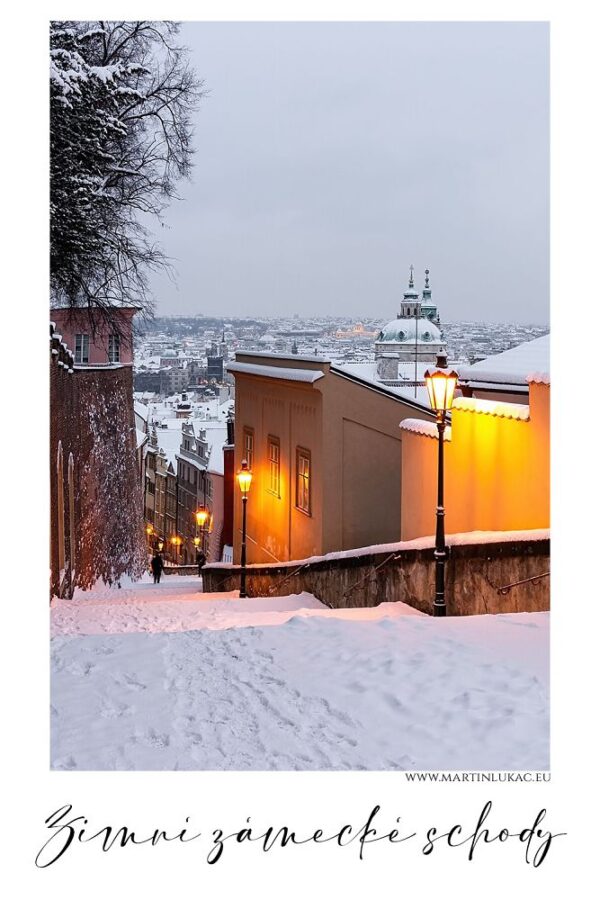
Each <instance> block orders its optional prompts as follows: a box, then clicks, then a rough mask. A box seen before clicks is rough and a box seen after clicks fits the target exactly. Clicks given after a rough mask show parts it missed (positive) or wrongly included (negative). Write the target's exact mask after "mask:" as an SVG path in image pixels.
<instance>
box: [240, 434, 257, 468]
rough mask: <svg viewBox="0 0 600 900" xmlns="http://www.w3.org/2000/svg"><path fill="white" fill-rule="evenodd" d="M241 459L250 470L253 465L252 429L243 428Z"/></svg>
mask: <svg viewBox="0 0 600 900" xmlns="http://www.w3.org/2000/svg"><path fill="white" fill-rule="evenodd" d="M242 459H245V460H246V462H247V463H248V468H249V469H250V470H252V468H253V465H254V429H253V428H244V452H243V453H242Z"/></svg>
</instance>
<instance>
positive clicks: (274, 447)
mask: <svg viewBox="0 0 600 900" xmlns="http://www.w3.org/2000/svg"><path fill="white" fill-rule="evenodd" d="M267 456H268V460H269V490H270V491H271V492H272V493H273V494H277V496H278V497H279V478H280V457H281V448H280V446H279V438H276V437H272V436H270V435H269V439H268V453H267Z"/></svg>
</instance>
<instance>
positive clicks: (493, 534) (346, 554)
mask: <svg viewBox="0 0 600 900" xmlns="http://www.w3.org/2000/svg"><path fill="white" fill-rule="evenodd" d="M549 537H550V529H549V528H527V529H523V530H522V531H464V532H457V533H456V534H447V535H446V544H447V545H448V546H449V547H458V546H465V545H467V544H498V543H507V542H510V541H547V540H548V539H549ZM434 547H435V535H433V534H430V535H427V536H426V537H420V538H413V540H412V541H397V542H395V543H393V544H371V545H370V546H369V547H357V548H355V549H354V550H336V551H333V552H332V553H325V554H324V555H323V556H309V557H307V558H306V559H292V560H290V561H289V562H274V563H250V564H249V565H248V567H247V568H249V569H254V568H255V569H271V568H280V567H281V566H289V567H290V568H292V567H297V568H299V567H300V566H305V565H308V564H312V563H318V562H330V561H332V560H336V559H353V558H355V557H358V556H370V555H371V554H373V553H399V552H400V551H402V550H429V549H431V550H433V548H434ZM210 568H211V569H229V568H231V563H225V562H215V563H210Z"/></svg>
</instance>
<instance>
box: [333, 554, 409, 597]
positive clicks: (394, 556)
mask: <svg viewBox="0 0 600 900" xmlns="http://www.w3.org/2000/svg"><path fill="white" fill-rule="evenodd" d="M401 557H402V553H390V555H389V556H387V557H386V558H385V559H384V560H383V562H380V563H379V565H378V566H375V568H374V569H370V570H369V571H368V572H367V574H366V575H364V576H363V577H362V578H359V579H358V581H356V582H355V583H354V584H353V585H352V586H351V587H349V588H348V589H347V590H345V591H344V593H343V594H342V600H345V599H346V597H347V596H348V594H350V593H352V591H353V590H355V589H356V588H357V587H358V586H359V584H362V583H363V581H366V580H367V578H371V576H372V575H374V574H375V572H377V571H378V570H379V569H381V568H382V567H383V566H385V565H387V564H388V563H389V562H395V561H396V560H397V559H400V558H401Z"/></svg>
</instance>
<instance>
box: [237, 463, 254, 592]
mask: <svg viewBox="0 0 600 900" xmlns="http://www.w3.org/2000/svg"><path fill="white" fill-rule="evenodd" d="M237 480H238V484H239V486H240V491H241V492H242V558H241V574H240V597H246V596H247V594H246V504H247V503H248V491H249V490H250V485H251V484H252V472H251V471H250V469H249V468H248V463H247V461H246V460H245V459H244V460H242V468H241V469H240V470H239V472H238V473H237Z"/></svg>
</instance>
